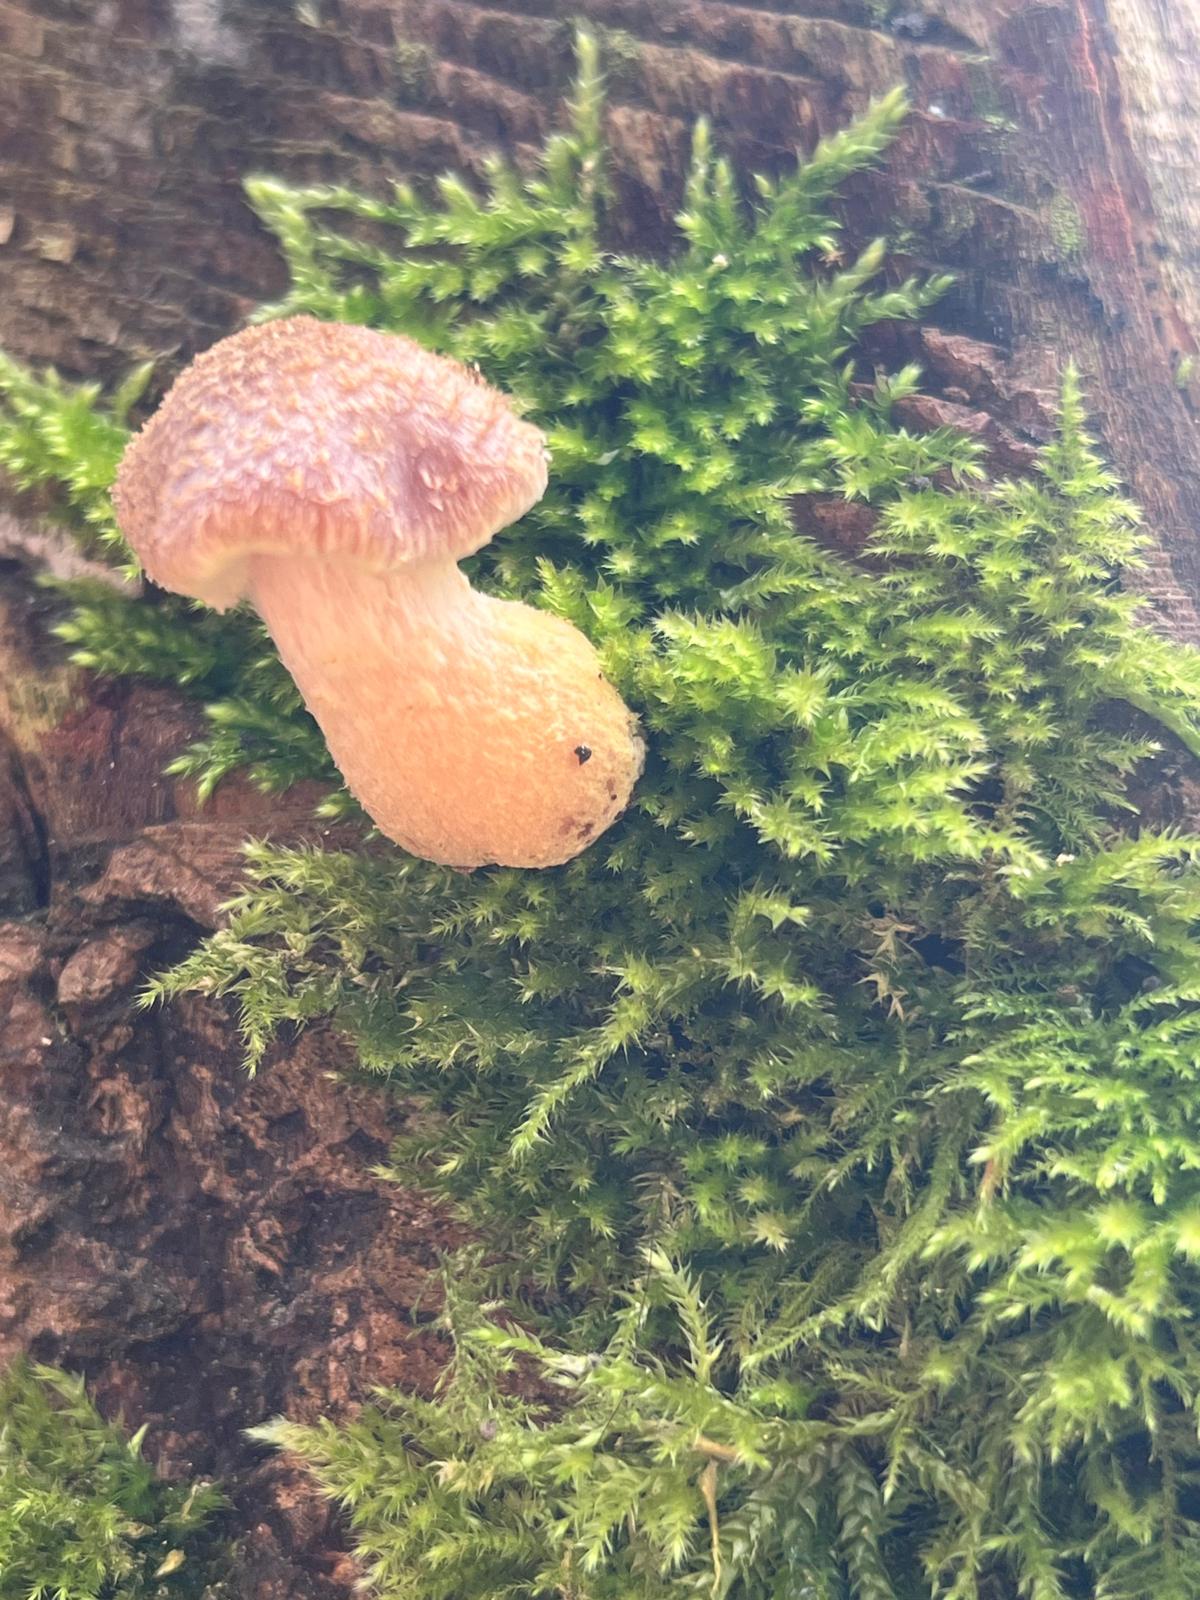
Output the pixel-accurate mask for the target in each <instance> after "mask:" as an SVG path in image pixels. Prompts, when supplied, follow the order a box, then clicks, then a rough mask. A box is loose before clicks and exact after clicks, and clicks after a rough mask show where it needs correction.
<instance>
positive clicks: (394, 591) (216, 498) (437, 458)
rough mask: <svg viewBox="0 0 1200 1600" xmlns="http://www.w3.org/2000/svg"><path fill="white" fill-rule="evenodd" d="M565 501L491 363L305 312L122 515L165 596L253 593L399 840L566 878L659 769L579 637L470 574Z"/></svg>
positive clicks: (149, 458) (162, 422)
mask: <svg viewBox="0 0 1200 1600" xmlns="http://www.w3.org/2000/svg"><path fill="white" fill-rule="evenodd" d="M545 486H546V448H545V441H544V439H543V437H542V435H541V433H540V432H539V431H538V429H537V428H535V427H533V426H532V425H531V424H529V423H527V422H523V421H521V420H520V418H518V417H517V416H516V414H515V413H514V411H513V410H512V408H511V406H510V405H509V403H508V400H507V399H506V398H505V396H503V395H502V394H500V393H498V392H497V391H496V390H494V389H492V388H489V387H488V386H487V385H486V384H485V383H483V382H482V380H481V379H480V378H479V377H478V375H477V374H476V373H474V372H473V371H472V370H470V369H468V368H466V367H464V366H461V365H460V364H459V363H458V362H455V361H450V360H448V359H446V358H445V357H442V356H436V355H432V354H431V353H430V352H429V351H427V350H425V349H424V348H423V347H422V346H420V345H418V344H415V343H414V342H413V341H412V340H410V339H405V338H401V337H399V336H397V335H394V334H384V333H376V332H373V331H371V330H369V329H366V328H359V327H349V326H346V325H344V324H338V323H323V322H317V321H315V320H313V319H312V318H309V317H294V318H290V319H287V320H285V321H281V322H272V323H267V324H265V325H264V326H262V327H257V328H251V329H248V330H247V331H246V332H243V333H238V334H235V335H234V336H233V337H232V338H229V339H225V340H223V341H222V342H221V343H219V344H217V345H215V346H214V347H213V348H212V349H211V350H209V351H207V352H206V353H205V354H204V355H202V356H200V357H199V359H198V360H197V361H195V362H194V363H193V365H192V366H191V367H189V368H188V370H187V371H186V372H184V373H183V375H182V376H181V377H180V378H179V379H178V381H177V382H176V383H175V385H174V387H173V388H172V389H171V390H170V392H169V393H168V395H167V397H166V399H165V400H164V401H163V403H162V406H161V407H160V409H159V410H158V412H157V413H156V415H155V416H154V417H153V418H152V419H151V421H150V422H149V423H148V424H147V425H146V427H145V428H144V429H143V430H142V432H141V433H140V434H138V435H137V437H136V438H134V439H133V440H132V441H131V443H130V445H129V447H128V449H127V450H126V452H125V456H124V459H123V460H122V462H121V469H120V473H119V476H118V479H117V485H116V490H115V501H116V507H117V516H118V519H119V522H120V525H121V528H122V530H123V532H124V534H125V536H126V538H127V539H128V541H129V543H130V545H131V546H132V548H133V550H134V551H135V552H136V553H137V555H138V556H139V558H140V559H141V561H142V563H143V565H144V567H145V569H146V572H147V573H148V575H149V576H150V577H151V578H153V579H154V581H155V582H156V583H159V584H161V585H162V586H163V587H164V588H167V589H172V590H175V591H176V592H178V593H181V594H187V595H192V596H195V597H196V598H197V599H200V600H203V601H206V602H207V603H208V604H209V605H211V606H215V607H217V608H218V609H224V608H226V607H228V606H230V605H233V604H235V603H236V602H237V601H239V600H241V599H242V598H243V597H249V599H250V600H251V601H252V603H253V604H254V606H255V607H256V608H257V610H258V612H259V614H260V615H261V616H262V618H263V620H264V621H265V622H266V625H267V627H268V628H269V629H270V632H271V636H272V638H273V639H274V640H275V643H276V645H277V646H278V648H279V654H280V656H281V658H282V659H283V662H284V664H285V665H286V666H287V668H288V670H289V672H290V673H291V674H292V676H293V678H294V679H295V680H296V683H297V685H298V686H299V688H300V691H301V693H302V694H303V696H304V699H305V702H306V703H307V705H308V707H309V709H310V711H311V712H312V714H313V716H314V717H315V718H316V719H317V722H318V723H319V724H320V726H321V729H322V732H323V733H324V735H325V738H326V740H327V741H328V744H329V749H330V752H331V753H332V755H333V758H334V760H335V761H336V762H337V765H338V767H339V768H340V769H341V772H342V775H343V776H344V778H345V780H346V782H347V784H348V785H349V787H350V789H351V791H352V792H353V793H354V794H355V795H356V796H357V798H358V799H359V801H360V802H361V804H362V805H363V807H364V808H365V810H366V811H367V812H368V813H369V814H370V816H371V817H372V818H373V819H374V821H375V822H376V823H377V825H378V826H379V828H380V829H381V830H382V832H384V833H385V834H387V835H388V837H389V838H391V839H394V840H395V841H396V842H397V843H398V844H400V845H403V847H404V848H405V849H406V850H409V851H411V852H412V853H413V854H414V855H418V856H423V857H425V858H427V859H428V860H431V861H439V862H444V863H447V864H449V865H452V866H458V867H475V866H481V865H484V864H487V863H493V862H494V863H499V864H502V865H507V866H523V867H545V866H552V865H555V864H556V863H559V862H563V861H567V860H570V858H571V857H573V856H575V855H578V854H579V852H580V851H581V850H583V849H585V848H586V847H587V845H589V844H590V843H591V842H592V840H594V839H595V838H596V837H597V836H598V835H599V834H601V833H603V831H604V830H605V829H606V828H607V827H609V825H610V824H611V823H612V822H613V821H614V820H615V819H616V818H617V817H618V816H619V815H620V814H621V812H622V811H623V810H624V809H625V807H626V806H627V804H628V803H629V797H630V793H631V791H632V789H633V785H634V783H635V782H636V780H637V777H638V774H639V772H640V770H641V765H642V753H643V746H642V741H641V739H640V737H639V736H638V732H637V726H636V723H635V720H634V718H633V716H632V714H631V713H630V712H629V711H628V709H627V708H626V707H625V705H624V704H623V702H622V701H621V699H620V697H619V696H618V695H617V693H616V692H615V690H614V689H613V688H612V687H611V685H610V684H609V683H608V682H607V681H606V680H605V678H604V677H603V674H602V671H601V667H600V661H599V658H598V656H597V655H596V652H595V650H594V649H593V648H592V646H591V644H590V643H589V642H588V640H587V639H585V638H584V636H583V635H582V634H581V633H579V632H578V631H577V630H576V629H575V628H573V627H571V626H570V625H569V624H568V623H566V622H563V621H562V620H560V619H559V618H557V617H553V616H550V615H549V614H548V613H546V612H544V611H538V610H535V609H533V608H532V607H530V606H526V605H521V604H518V603H515V602H513V601H506V600H496V599H493V598H492V597H490V596H488V595H484V594H479V593H477V592H476V591H475V590H474V589H472V588H471V586H470V584H469V583H468V581H467V579H466V577H465V576H464V574H463V573H462V572H460V571H459V568H458V565H457V563H458V562H459V561H460V560H461V559H462V558H463V557H464V556H466V555H469V554H470V553H471V552H472V551H474V550H477V549H479V547H480V546H481V545H483V544H486V543H487V541H488V540H489V539H490V538H491V537H492V535H493V534H494V533H496V532H497V530H498V529H500V528H503V527H504V526H506V525H507V524H508V523H510V522H512V521H514V520H515V519H516V518H518V517H520V516H522V515H523V514H524V513H525V512H526V511H527V510H528V509H529V507H530V506H532V505H534V504H535V503H536V502H537V500H539V499H540V498H541V495H542V493H543V492H544V490H545Z"/></svg>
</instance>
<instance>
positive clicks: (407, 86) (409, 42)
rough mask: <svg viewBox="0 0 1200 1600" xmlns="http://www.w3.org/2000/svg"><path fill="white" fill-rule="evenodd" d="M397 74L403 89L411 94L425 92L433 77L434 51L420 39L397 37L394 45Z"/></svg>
mask: <svg viewBox="0 0 1200 1600" xmlns="http://www.w3.org/2000/svg"><path fill="white" fill-rule="evenodd" d="M393 48H394V53H395V58H396V76H397V81H398V83H399V85H400V87H401V89H402V90H403V91H404V92H405V93H406V94H410V95H414V94H421V93H423V92H424V91H425V90H426V89H427V88H428V87H429V84H430V80H431V79H432V77H433V64H434V59H435V57H434V53H433V51H432V50H431V49H430V48H429V46H428V45H427V44H422V43H421V41H420V40H419V39H405V38H403V37H399V36H398V37H397V39H396V42H395V45H394V47H393Z"/></svg>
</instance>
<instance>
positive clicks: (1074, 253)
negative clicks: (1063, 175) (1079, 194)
mask: <svg viewBox="0 0 1200 1600" xmlns="http://www.w3.org/2000/svg"><path fill="white" fill-rule="evenodd" d="M1043 216H1044V217H1045V219H1046V226H1047V229H1048V231H1049V234H1050V239H1051V242H1052V244H1053V246H1054V251H1055V254H1056V255H1057V256H1058V258H1059V260H1061V261H1075V260H1077V259H1078V258H1079V256H1080V254H1081V253H1082V251H1083V246H1084V241H1085V238H1086V235H1085V232H1084V226H1083V217H1082V216H1081V214H1080V211H1079V207H1078V206H1077V205H1076V204H1075V202H1074V200H1072V199H1071V197H1070V195H1069V194H1062V193H1059V194H1056V195H1055V196H1054V198H1053V200H1051V202H1050V204H1049V205H1048V206H1046V207H1045V209H1044V211H1043Z"/></svg>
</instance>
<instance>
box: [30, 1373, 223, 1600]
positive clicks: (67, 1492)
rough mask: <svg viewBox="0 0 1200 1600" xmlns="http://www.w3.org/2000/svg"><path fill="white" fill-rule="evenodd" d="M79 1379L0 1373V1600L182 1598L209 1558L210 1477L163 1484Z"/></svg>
mask: <svg viewBox="0 0 1200 1600" xmlns="http://www.w3.org/2000/svg"><path fill="white" fill-rule="evenodd" d="M140 1442H141V1435H140V1434H138V1435H135V1436H134V1437H133V1438H132V1439H127V1438H126V1437H125V1436H124V1435H123V1434H122V1433H121V1432H120V1431H119V1430H118V1429H116V1428H114V1427H111V1426H110V1425H109V1424H108V1423H106V1422H105V1421H104V1420H103V1418H102V1417H101V1416H100V1415H99V1414H98V1412H97V1411H96V1410H95V1408H94V1407H93V1406H92V1404H91V1402H90V1401H89V1400H88V1398H87V1394H86V1392H85V1390H84V1386H83V1381H82V1379H80V1378H74V1377H70V1376H68V1375H67V1374H66V1373H63V1372H59V1371H57V1370H55V1369H54V1368H52V1367H44V1366H36V1365H32V1364H28V1363H24V1362H18V1363H17V1364H16V1365H15V1366H13V1367H11V1368H10V1369H9V1370H8V1372H7V1373H5V1374H3V1375H0V1600H151V1597H155V1600H171V1597H177V1600H184V1597H186V1596H196V1597H198V1596H200V1595H201V1594H202V1593H203V1592H204V1590H205V1587H206V1584H207V1583H208V1581H209V1580H210V1579H211V1578H213V1577H214V1575H215V1572H216V1568H217V1565H218V1550H217V1547H216V1545H215V1543H214V1540H213V1537H212V1533H211V1530H210V1528H209V1524H210V1523H211V1520H212V1516H213V1513H214V1511H215V1510H216V1509H217V1507H218V1506H219V1505H220V1504H221V1497H220V1495H219V1494H218V1493H217V1492H216V1490H215V1489H214V1488H213V1487H212V1485H211V1484H204V1483H197V1484H193V1485H190V1486H182V1487H169V1486H168V1485H166V1484H164V1483H162V1482H160V1481H159V1480H158V1479H157V1478H156V1477H155V1476H154V1474H153V1472H152V1471H151V1470H150V1468H149V1467H148V1466H147V1464H146V1463H145V1461H144V1460H143V1459H142V1456H141V1453H140V1449H139V1446H140Z"/></svg>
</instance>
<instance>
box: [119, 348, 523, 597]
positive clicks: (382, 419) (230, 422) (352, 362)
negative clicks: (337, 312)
mask: <svg viewBox="0 0 1200 1600" xmlns="http://www.w3.org/2000/svg"><path fill="white" fill-rule="evenodd" d="M545 487H546V446H545V440H544V438H543V436H542V434H541V433H540V432H539V430H538V429H537V428H535V427H534V426H533V425H532V424H531V423H528V422H522V421H521V420H520V418H519V417H517V416H516V414H515V413H514V412H513V410H512V407H511V405H510V402H509V400H508V399H507V397H506V396H504V395H502V394H500V393H499V392H498V391H497V390H495V389H492V388H491V387H489V385H488V384H486V383H485V382H484V381H483V380H482V379H481V378H480V377H479V376H478V374H477V373H475V372H474V371H473V369H471V368H469V367H464V366H463V365H461V363H459V362H457V361H452V360H449V359H448V358H446V357H445V356H438V355H434V354H432V353H431V352H430V351H428V350H426V349H424V347H423V346H421V345H419V344H417V343H415V342H414V341H413V340H411V339H406V338H404V337H403V336H401V335H399V334H391V333H378V332H376V331H374V330H373V329H370V328H360V327H355V326H351V325H347V324H345V323H333V322H319V321H317V320H316V319H315V318H313V317H290V318H286V319H284V320H282V321H278V322H268V323H264V324H263V325H262V326H260V327H254V328H247V329H245V330H244V331H243V332H241V333H236V334H233V335H232V336H231V337H230V338H228V339H223V340H221V341H220V342H219V343H218V344H216V345H214V346H213V347H212V348H211V349H210V350H208V351H206V352H205V353H204V354H203V355H201V356H199V357H197V359H196V360H195V361H194V362H193V363H192V365H191V366H190V367H188V369H187V370H186V371H185V372H184V373H183V374H182V375H181V376H180V377H179V378H178V379H177V380H176V382H175V384H174V385H173V386H172V388H171V389H170V391H169V392H168V394H167V396H166V398H165V399H164V400H163V403H162V405H161V406H160V407H159V409H158V411H157V412H156V413H155V415H154V416H153V417H152V418H151V420H150V421H149V422H148V423H147V424H146V426H145V427H144V428H143V429H142V431H141V432H140V433H139V434H138V435H137V436H136V437H135V438H134V439H133V440H132V441H131V443H130V445H129V447H128V448H127V450H126V452H125V456H124V458H123V460H122V462H121V468H120V472H119V474H118V477H117V483H116V487H115V490H114V500H115V504H116V509H117V518H118V521H119V523H120V526H121V529H122V532H123V533H124V534H125V537H126V539H127V540H128V541H129V544H130V546H131V547H132V548H133V550H134V551H135V553H136V554H137V555H138V557H139V559H140V560H141V562H142V564H143V566H144V567H145V569H146V572H147V573H148V574H149V576H150V577H151V578H153V579H154V581H155V582H156V583H158V584H161V585H162V586H163V588H166V589H171V590H174V591H175V592H177V593H180V594H187V595H192V596H194V597H195V598H196V599H199V600H204V601H206V602H207V603H208V604H209V605H212V606H216V607H218V608H219V609H224V608H225V607H227V606H230V605H233V604H235V603H236V602H237V601H238V600H240V599H241V598H242V597H243V595H244V594H245V590H246V573H247V560H248V558H249V557H250V556H253V555H285V554H296V555H313V556H324V557H327V558H332V559H339V558H340V559H345V560H350V561H354V562H355V563H358V564H361V565H362V566H364V567H366V568H368V569H371V570H375V571H380V572H385V571H390V570H393V569H395V568H397V567H401V566H405V565H407V564H408V563H410V562H413V561H421V560H428V559H438V558H445V557H449V558H451V559H453V560H456V561H457V560H461V559H462V558H463V557H464V556H467V555H470V554H471V552H472V551H474V550H478V549H479V547H480V546H481V545H484V544H486V543H487V542H488V540H489V539H490V538H491V537H492V535H493V534H494V533H496V532H497V531H498V530H499V529H500V528H503V527H506V526H507V525H508V524H509V523H510V522H514V521H516V519H517V518H518V517H520V516H523V515H524V513H525V512H526V511H528V509H529V507H530V506H532V505H534V504H536V502H537V501H538V500H539V499H540V498H541V496H542V494H543V493H544V491H545Z"/></svg>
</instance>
